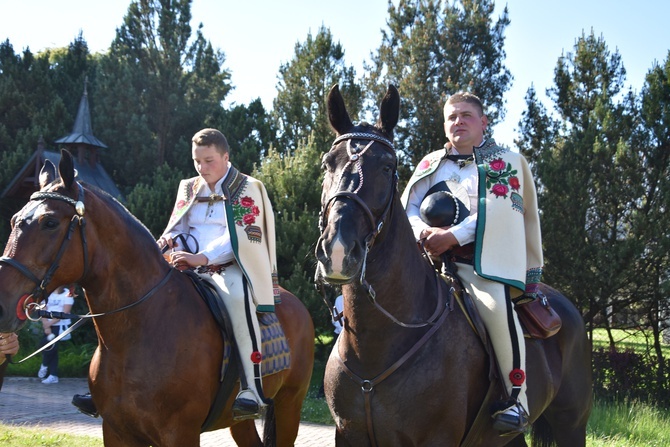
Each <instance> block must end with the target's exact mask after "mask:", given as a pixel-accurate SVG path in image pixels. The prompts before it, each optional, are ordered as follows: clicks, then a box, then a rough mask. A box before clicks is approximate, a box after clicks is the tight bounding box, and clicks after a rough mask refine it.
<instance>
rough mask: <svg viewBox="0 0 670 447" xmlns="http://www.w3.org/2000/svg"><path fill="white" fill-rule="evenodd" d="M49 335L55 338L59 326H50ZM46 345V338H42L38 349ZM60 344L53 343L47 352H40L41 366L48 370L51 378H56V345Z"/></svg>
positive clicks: (58, 332)
mask: <svg viewBox="0 0 670 447" xmlns="http://www.w3.org/2000/svg"><path fill="white" fill-rule="evenodd" d="M51 333H52V334H54V335H55V336H58V334H60V326H51ZM47 343H48V340H47V336H46V335H45V336H44V337H42V342H41V344H40V347H42V346H44V345H46V344H47ZM59 344H60V343H55V344H53V345H51V347H49V348H48V349H47V350H45V351H42V365H44V366H46V367H47V368H49V374H50V375H52V376H56V377H58V345H59Z"/></svg>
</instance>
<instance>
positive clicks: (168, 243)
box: [156, 236, 174, 250]
mask: <svg viewBox="0 0 670 447" xmlns="http://www.w3.org/2000/svg"><path fill="white" fill-rule="evenodd" d="M156 243H157V244H158V247H159V248H160V249H161V250H163V249H164V248H165V247H168V248H172V247H174V241H173V240H172V239H171V238H169V237H167V238H166V237H164V236H161V237H160V238H158V240H157V241H156Z"/></svg>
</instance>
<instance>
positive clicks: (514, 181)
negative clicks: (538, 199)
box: [509, 177, 521, 191]
mask: <svg viewBox="0 0 670 447" xmlns="http://www.w3.org/2000/svg"><path fill="white" fill-rule="evenodd" d="M509 186H510V188H512V189H513V190H514V191H518V190H519V188H520V187H521V184H520V183H519V177H510V178H509Z"/></svg>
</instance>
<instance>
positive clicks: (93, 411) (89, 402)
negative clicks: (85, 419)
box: [72, 393, 100, 418]
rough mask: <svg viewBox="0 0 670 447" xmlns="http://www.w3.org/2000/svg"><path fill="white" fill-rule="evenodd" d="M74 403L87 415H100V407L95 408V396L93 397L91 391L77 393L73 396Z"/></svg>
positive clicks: (95, 416)
mask: <svg viewBox="0 0 670 447" xmlns="http://www.w3.org/2000/svg"><path fill="white" fill-rule="evenodd" d="M72 405H74V406H75V407H77V410H79V411H80V412H82V413H84V414H85V415H88V416H91V417H94V418H97V417H98V416H100V415H99V414H98V409H97V408H95V404H94V403H93V398H92V397H91V393H86V394H75V395H74V396H73V397H72Z"/></svg>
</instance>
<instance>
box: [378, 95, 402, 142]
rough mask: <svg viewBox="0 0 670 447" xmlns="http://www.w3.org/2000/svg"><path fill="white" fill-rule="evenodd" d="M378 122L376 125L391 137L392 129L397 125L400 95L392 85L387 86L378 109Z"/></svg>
mask: <svg viewBox="0 0 670 447" xmlns="http://www.w3.org/2000/svg"><path fill="white" fill-rule="evenodd" d="M379 110H380V112H379V121H378V122H377V125H378V126H379V127H381V129H382V130H383V131H384V132H385V133H386V134H387V135H389V136H391V135H393V128H395V126H396V124H398V117H399V115H400V94H399V93H398V89H397V88H395V86H394V85H392V84H389V88H388V90H386V95H384V98H383V99H382V104H381V106H380V107H379Z"/></svg>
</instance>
